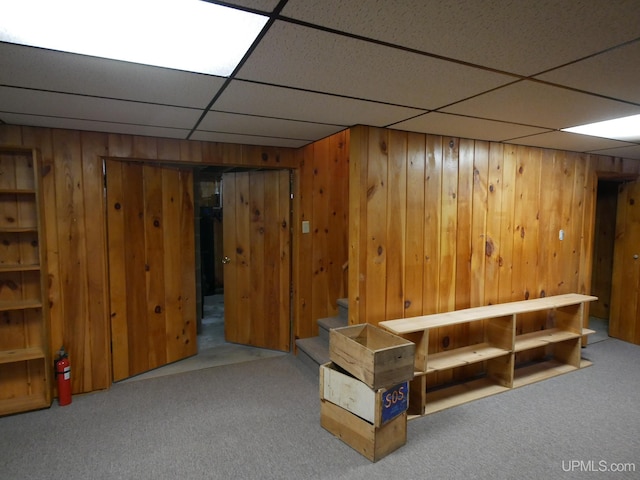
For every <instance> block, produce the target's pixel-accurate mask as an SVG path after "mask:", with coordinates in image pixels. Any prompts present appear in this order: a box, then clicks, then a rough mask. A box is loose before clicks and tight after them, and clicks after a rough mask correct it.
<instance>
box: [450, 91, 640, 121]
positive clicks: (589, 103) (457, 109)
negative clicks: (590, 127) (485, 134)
mask: <svg viewBox="0 0 640 480" xmlns="http://www.w3.org/2000/svg"><path fill="white" fill-rule="evenodd" d="M442 111H443V112H448V113H456V114H459V115H468V116H471V117H481V118H488V119H492V120H501V121H504V122H511V123H522V124H526V125H531V126H537V127H542V128H549V129H561V128H568V127H573V126H576V125H582V124H585V123H590V122H597V121H600V120H609V119H611V118H617V117H622V116H626V115H634V114H637V113H640V106H634V105H629V104H626V103H622V102H617V101H614V100H607V99H604V98H600V97H596V96H593V95H587V94H584V93H579V92H575V91H572V90H567V89H566V88H559V87H553V86H550V85H545V84H541V83H537V82H532V81H522V82H518V83H515V84H512V85H509V86H507V87H503V88H500V89H497V90H494V91H493V92H489V93H486V94H484V95H480V96H478V97H475V98H472V99H469V100H466V101H463V102H460V103H457V104H455V105H452V106H450V107H447V108H444V109H443V110H442Z"/></svg>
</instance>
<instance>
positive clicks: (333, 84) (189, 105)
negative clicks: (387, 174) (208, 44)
mask: <svg viewBox="0 0 640 480" xmlns="http://www.w3.org/2000/svg"><path fill="white" fill-rule="evenodd" d="M220 3H223V2H220ZM224 3H225V4H227V5H230V6H232V7H234V8H239V9H243V10H248V11H252V12H255V13H261V14H263V15H266V16H268V17H269V18H270V21H269V22H267V26H266V27H265V30H264V31H263V35H261V36H260V37H259V38H258V40H257V41H256V43H255V44H254V48H252V49H251V50H250V51H249V53H247V55H245V57H244V59H243V60H242V62H241V63H240V65H239V66H238V67H237V68H236V70H235V71H234V72H233V73H232V74H231V76H230V77H217V76H211V75H204V74H196V73H190V72H185V71H177V70H169V69H166V68H159V67H151V66H146V65H140V64H133V63H126V62H120V61H115V60H105V59H100V58H96V57H89V56H83V55H76V54H70V53H63V52H57V51H52V50H46V49H41V48H33V47H26V46H20V45H14V44H11V43H3V42H0V122H3V123H6V124H17V125H31V126H42V127H53V128H71V129H76V130H91V131H101V132H114V133H127V134H134V135H149V136H158V137H168V138H179V139H192V140H205V141H215V142H231V143H243V144H252V145H271V146H283V147H301V146H304V145H306V144H308V143H311V142H313V141H316V140H319V139H321V138H324V137H326V136H328V135H331V134H333V133H335V132H338V131H340V130H344V129H345V128H348V127H350V126H353V125H357V124H364V125H372V126H378V127H388V128H395V129H400V130H406V131H413V132H422V133H432V134H440V135H447V136H456V137H465V138H474V139H480V140H490V141H497V142H505V143H512V144H521V145H532V146H538V147H545V148H554V149H562V150H572V151H579V152H594V153H598V154H603V155H612V156H619V157H623V158H633V159H639V160H640V141H638V142H629V141H627V142H623V141H618V140H611V139H606V138H598V137H587V136H583V135H577V134H572V133H566V132H562V131H561V129H563V128H567V127H572V126H576V125H580V124H584V123H588V122H595V121H600V120H607V119H611V118H615V117H620V116H627V115H634V114H639V113H640V2H639V1H638V0H537V1H536V2H528V1H513V0H491V1H489V0H486V1H477V0H458V1H452V0H449V1H446V0H359V1H352V2H345V1H344V0H323V1H317V0H282V1H278V0H236V1H229V2H224ZM99 18H100V16H99V13H98V12H96V35H117V29H115V30H114V29H113V28H112V27H110V26H105V25H100V20H99Z"/></svg>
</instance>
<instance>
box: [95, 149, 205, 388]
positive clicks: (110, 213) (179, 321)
mask: <svg viewBox="0 0 640 480" xmlns="http://www.w3.org/2000/svg"><path fill="white" fill-rule="evenodd" d="M106 178H107V227H108V241H109V286H110V308H111V337H112V350H113V354H112V359H113V380H114V381H118V380H122V379H124V378H127V377H130V376H133V375H137V374H140V373H143V372H146V371H148V370H151V369H154V368H157V367H161V366H163V365H166V364H168V363H171V362H175V361H177V360H181V359H183V358H186V357H189V356H191V355H195V354H196V353H197V349H198V345H197V339H196V278H195V272H196V267H195V240H194V211H193V208H194V207H193V175H192V172H191V170H190V169H179V168H171V167H162V166H156V165H147V164H143V163H136V162H123V161H117V160H108V161H107V165H106Z"/></svg>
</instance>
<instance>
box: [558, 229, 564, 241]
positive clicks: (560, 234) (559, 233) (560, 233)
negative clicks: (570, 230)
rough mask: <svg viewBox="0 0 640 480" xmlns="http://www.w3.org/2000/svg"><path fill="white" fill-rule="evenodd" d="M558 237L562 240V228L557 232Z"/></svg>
mask: <svg viewBox="0 0 640 480" xmlns="http://www.w3.org/2000/svg"><path fill="white" fill-rule="evenodd" d="M558 238H559V239H560V240H564V230H560V231H559V232H558Z"/></svg>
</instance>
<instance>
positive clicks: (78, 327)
mask: <svg viewBox="0 0 640 480" xmlns="http://www.w3.org/2000/svg"><path fill="white" fill-rule="evenodd" d="M0 144H3V145H17V146H28V147H35V148H38V149H39V150H40V152H41V154H42V159H43V175H44V178H43V194H44V195H43V197H44V203H45V212H44V214H45V215H44V218H45V223H46V227H47V228H46V230H47V239H46V242H47V254H48V261H49V282H50V288H49V301H50V306H51V309H50V318H51V347H52V349H53V351H56V350H57V349H58V348H60V346H61V345H63V344H64V346H65V348H68V349H69V351H70V358H71V361H72V362H73V375H72V382H73V392H74V393H80V392H90V391H93V390H99V389H104V388H108V387H109V386H110V385H111V354H110V322H109V311H108V310H109V297H108V295H109V292H108V281H107V275H108V272H107V241H106V231H105V225H106V222H105V205H104V179H103V171H102V158H103V157H109V158H122V159H137V160H141V161H152V162H167V163H183V164H212V165H242V166H256V167H266V168H297V167H298V165H297V163H296V162H297V161H298V160H297V159H296V158H295V156H294V153H295V150H293V149H286V148H282V149H280V148H273V147H257V146H243V145H231V144H218V143H207V142H198V141H185V140H173V139H162V138H151V137H137V136H131V135H116V134H103V133H94V132H80V131H73V130H57V129H48V128H33V127H24V126H22V127H21V126H9V125H0ZM301 261H302V262H304V259H302V260H301ZM194 275H195V272H194Z"/></svg>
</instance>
